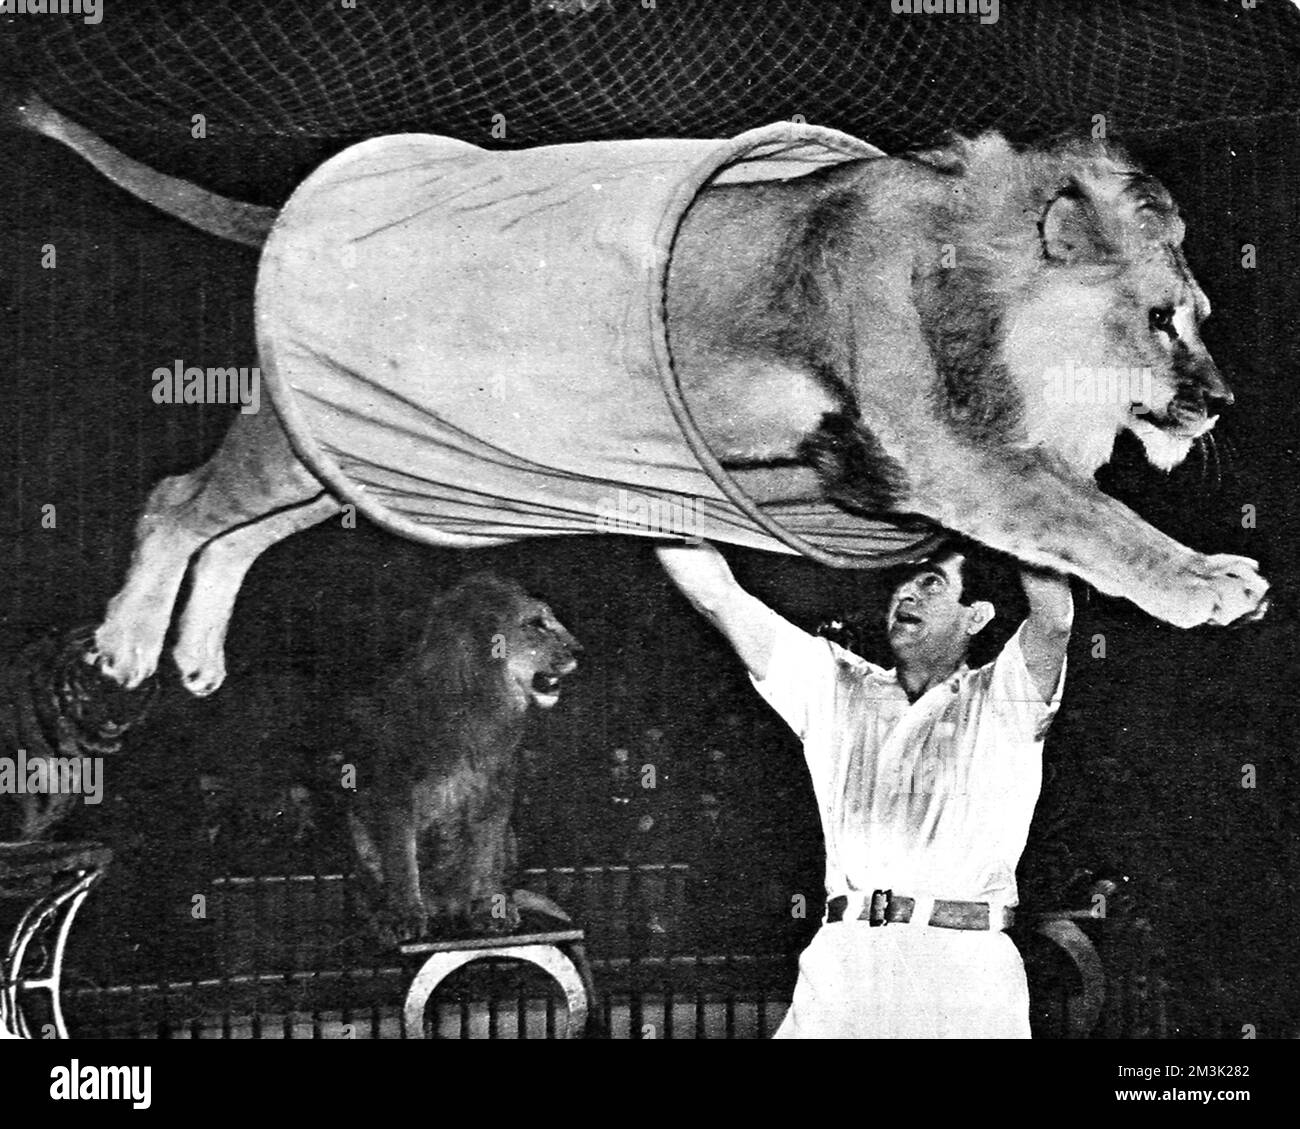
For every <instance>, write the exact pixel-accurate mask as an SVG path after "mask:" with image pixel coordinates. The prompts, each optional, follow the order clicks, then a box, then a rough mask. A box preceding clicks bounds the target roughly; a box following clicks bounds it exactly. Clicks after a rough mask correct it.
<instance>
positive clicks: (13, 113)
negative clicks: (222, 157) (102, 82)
mask: <svg viewBox="0 0 1300 1129" xmlns="http://www.w3.org/2000/svg"><path fill="white" fill-rule="evenodd" d="M0 120H3V121H4V122H5V123H7V124H12V125H16V126H18V127H19V128H21V129H26V130H29V131H30V132H32V133H39V134H41V135H42V136H43V137H48V138H50V139H51V140H52V141H57V142H59V144H61V145H66V146H67V147H68V148H69V149H71V150H72V151H73V152H74V153H76V154H77V155H78V156H79V157H81V158H83V159H84V160H86V161H88V162H89V163H90V164H91V165H93V166H94V167H95V168H96V169H98V170H99V171H100V172H101V173H103V174H104V176H106V177H107V178H108V179H109V180H111V181H112V182H113V183H114V184H116V185H117V186H118V187H119V188H121V189H123V190H125V191H127V192H129V193H130V194H131V195H132V196H134V197H136V198H137V199H139V200H143V201H144V202H145V203H146V204H152V205H153V206H154V207H155V208H157V209H159V210H160V211H163V212H166V213H167V214H168V215H170V216H175V217H176V218H177V219H179V220H183V221H184V222H185V223H187V224H189V225H190V226H191V227H197V228H198V229H199V230H200V231H206V232H207V233H208V234H209V235H215V236H218V237H219V238H221V239H228V240H230V241H231V242H232V243H243V244H244V245H245V246H248V247H261V246H262V244H263V243H265V242H266V237H267V236H268V235H269V234H270V232H271V225H272V224H274V223H275V217H276V215H277V210H276V209H275V208H265V207H261V206H259V205H257V204H246V203H244V202H243V201H241V200H231V199H230V198H229V197H226V196H220V195H218V194H217V193H215V192H209V191H208V190H207V189H206V188H200V187H199V186H198V185H197V184H191V183H190V182H189V181H188V180H181V179H180V178H179V177H175V176H168V175H166V174H165V173H160V172H157V171H156V170H154V169H151V168H150V167H149V166H148V165H145V164H141V163H140V162H139V161H136V160H133V159H132V158H131V157H128V156H127V155H126V154H125V153H123V152H121V151H119V150H117V149H115V148H113V146H112V145H110V144H108V142H107V141H105V140H103V139H102V138H101V137H98V136H96V135H95V134H94V133H91V131H90V130H88V129H86V128H85V127H84V126H80V125H78V124H77V123H76V122H74V121H72V120H71V119H70V118H67V117H65V116H64V115H63V114H61V113H59V111H58V110H56V109H55V108H54V107H53V106H51V105H49V103H47V102H46V101H45V100H44V99H43V98H41V97H40V96H38V95H36V94H29V95H27V96H26V97H25V98H19V99H14V98H9V99H6V100H5V102H4V104H3V105H0Z"/></svg>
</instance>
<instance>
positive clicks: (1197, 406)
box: [1133, 399, 1219, 439]
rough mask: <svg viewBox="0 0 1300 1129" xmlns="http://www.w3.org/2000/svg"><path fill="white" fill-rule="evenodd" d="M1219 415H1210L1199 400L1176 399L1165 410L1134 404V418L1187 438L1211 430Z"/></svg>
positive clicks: (1192, 437) (1193, 437)
mask: <svg viewBox="0 0 1300 1129" xmlns="http://www.w3.org/2000/svg"><path fill="white" fill-rule="evenodd" d="M1218 418H1219V417H1218V415H1217V414H1216V415H1208V414H1207V413H1206V410H1205V404H1204V403H1203V402H1201V401H1199V400H1180V399H1174V400H1171V401H1170V402H1169V406H1168V407H1167V408H1165V409H1164V411H1160V412H1158V411H1155V410H1153V409H1151V408H1145V407H1142V406H1141V405H1136V404H1135V405H1134V410H1133V419H1134V420H1135V421H1136V422H1139V423H1145V424H1148V425H1149V426H1151V427H1155V428H1157V429H1159V430H1160V431H1163V432H1166V433H1168V434H1170V435H1173V436H1177V437H1180V438H1186V439H1195V438H1196V437H1197V436H1199V435H1203V434H1205V432H1207V431H1209V430H1210V428H1212V427H1213V426H1214V425H1215V423H1216V422H1217V420H1218Z"/></svg>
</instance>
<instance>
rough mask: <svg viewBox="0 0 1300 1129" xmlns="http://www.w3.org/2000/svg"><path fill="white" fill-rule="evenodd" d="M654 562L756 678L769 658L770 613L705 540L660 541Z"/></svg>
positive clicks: (770, 649) (762, 675) (763, 670)
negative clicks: (662, 567)
mask: <svg viewBox="0 0 1300 1129" xmlns="http://www.w3.org/2000/svg"><path fill="white" fill-rule="evenodd" d="M655 554H656V555H657V556H658V557H659V563H660V564H662V565H663V566H664V571H665V572H667V573H668V575H669V577H671V578H672V581H673V583H674V584H676V585H677V587H678V588H679V589H680V590H681V593H682V595H683V596H685V597H686V598H687V600H689V601H690V602H691V606H692V607H694V608H695V610H696V611H698V612H699V613H700V614H701V615H703V616H704V618H705V619H707V620H708V621H709V622H710V623H712V624H713V626H714V627H716V628H717V629H718V630H719V631H721V632H722V634H723V635H725V636H726V637H727V641H728V642H729V643H730V644H731V645H732V647H733V648H734V649H735V651H736V654H737V655H739V656H740V661H741V662H743V663H744V664H745V666H746V667H748V668H749V672H750V674H752V675H753V676H754V677H755V678H757V679H759V680H760V681H761V680H762V679H763V678H765V677H766V676H767V664H768V661H769V660H770V659H771V657H772V642H773V634H774V632H773V624H772V613H771V612H770V611H769V609H768V608H767V606H766V605H765V604H763V603H762V601H760V600H758V599H755V598H754V597H753V596H751V595H750V594H749V593H748V592H746V591H745V590H744V589H743V588H742V587H741V586H740V585H739V584H737V583H736V578H735V577H734V576H733V575H732V573H731V566H730V565H728V564H727V561H726V558H725V557H724V556H723V555H722V554H721V553H720V552H718V550H717V549H716V548H714V547H713V546H712V545H710V544H709V542H707V541H701V542H700V543H699V544H698V545H682V544H678V543H676V542H674V543H673V544H671V545H660V546H657V547H656V548H655Z"/></svg>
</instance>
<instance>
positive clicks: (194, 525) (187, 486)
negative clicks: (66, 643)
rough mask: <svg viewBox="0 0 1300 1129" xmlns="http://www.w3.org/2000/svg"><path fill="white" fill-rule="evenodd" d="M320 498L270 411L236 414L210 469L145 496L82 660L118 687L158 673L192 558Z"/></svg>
mask: <svg viewBox="0 0 1300 1129" xmlns="http://www.w3.org/2000/svg"><path fill="white" fill-rule="evenodd" d="M320 492H321V484H320V483H319V482H318V481H317V480H316V478H315V477H314V476H313V475H312V474H311V472H310V471H309V470H308V469H307V468H306V467H305V466H304V465H303V464H302V463H301V462H300V461H299V460H298V458H297V456H296V455H295V454H294V452H293V448H292V447H291V445H290V443H289V438H288V436H287V435H285V433H284V430H283V428H282V427H281V425H280V421H279V419H278V418H277V416H276V415H275V413H274V411H268V410H265V409H263V410H262V411H261V412H259V413H257V414H254V415H239V416H237V417H236V418H235V422H234V424H232V426H231V428H230V430H229V431H228V432H227V433H226V438H225V440H224V441H223V442H222V445H221V449H220V450H218V451H217V453H216V454H215V455H214V456H213V457H212V458H211V459H209V460H208V462H207V463H205V464H204V465H203V466H202V467H200V468H199V469H198V470H195V471H191V472H190V473H189V474H182V475H177V476H176V477H174V478H165V479H163V480H162V481H161V482H160V483H158V485H157V486H155V487H154V489H153V491H152V492H151V493H150V494H149V500H148V501H147V502H146V503H145V507H144V512H143V513H142V514H141V515H140V519H139V521H138V522H137V523H136V531H135V548H134V550H133V552H132V554H131V565H130V568H129V569H128V571H127V577H126V583H125V584H124V585H123V586H122V589H121V590H120V591H119V592H118V593H117V595H115V596H114V597H113V598H112V599H111V600H110V601H109V604H108V611H107V613H106V614H105V618H104V622H103V623H102V624H100V626H99V629H98V630H97V631H96V632H95V641H94V645H93V647H92V649H91V651H90V652H89V654H87V656H86V658H87V661H88V662H91V663H93V664H95V665H96V666H97V667H98V668H99V669H100V671H102V672H103V673H104V674H105V675H106V676H107V677H109V678H111V679H113V681H115V682H117V683H118V684H119V685H121V686H125V687H127V688H128V689H134V688H135V687H137V686H139V685H140V684H141V683H142V682H144V681H145V679H147V678H148V677H149V676H150V675H152V674H153V673H154V671H155V670H157V668H158V657H159V655H160V654H161V653H162V648H163V641H164V639H165V638H166V635H167V628H168V625H169V624H170V622H171V615H172V609H173V608H174V606H175V604H176V596H177V593H178V592H179V591H180V588H181V583H182V581H183V580H184V579H185V573H186V570H187V569H188V567H189V562H190V558H191V557H193V556H194V554H195V553H197V552H198V551H199V550H200V549H201V548H202V547H203V546H204V545H206V544H207V543H208V542H209V541H211V540H212V539H213V538H214V537H219V536H221V535H222V534H224V533H228V532H230V531H232V530H235V529H238V528H239V527H241V526H245V525H248V524H250V523H253V522H256V521H258V520H259V519H261V518H263V517H265V516H266V515H268V514H271V513H273V512H275V511H278V510H283V509H285V508H286V507H292V506H298V505H301V504H302V503H304V502H307V501H310V500H313V499H315V498H316V497H317V496H318V495H319V494H320Z"/></svg>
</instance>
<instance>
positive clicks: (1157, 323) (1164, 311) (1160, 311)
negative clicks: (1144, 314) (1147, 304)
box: [1150, 306, 1177, 337]
mask: <svg viewBox="0 0 1300 1129" xmlns="http://www.w3.org/2000/svg"><path fill="white" fill-rule="evenodd" d="M1150 317H1151V332H1152V333H1167V334H1168V335H1169V336H1170V337H1176V336H1177V334H1176V333H1175V332H1174V308H1173V307H1172V306H1157V307H1156V308H1155V309H1153V310H1152V311H1151V315H1150Z"/></svg>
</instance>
